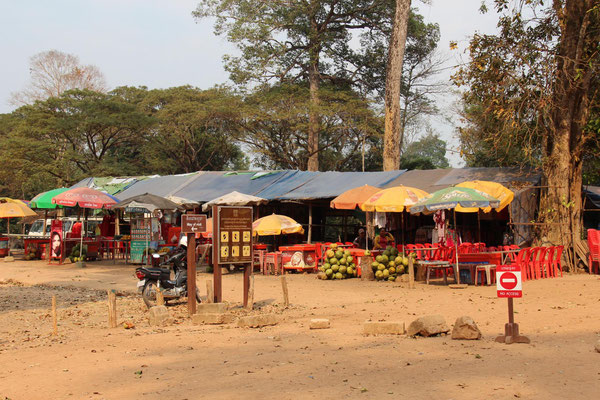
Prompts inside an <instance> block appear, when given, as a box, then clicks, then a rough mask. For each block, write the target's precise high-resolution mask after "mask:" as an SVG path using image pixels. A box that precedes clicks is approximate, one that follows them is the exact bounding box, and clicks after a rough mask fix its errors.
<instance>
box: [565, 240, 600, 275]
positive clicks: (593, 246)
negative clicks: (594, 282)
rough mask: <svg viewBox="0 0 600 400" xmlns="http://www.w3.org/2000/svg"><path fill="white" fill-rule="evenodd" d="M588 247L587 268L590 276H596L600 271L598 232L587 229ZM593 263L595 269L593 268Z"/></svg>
mask: <svg viewBox="0 0 600 400" xmlns="http://www.w3.org/2000/svg"><path fill="white" fill-rule="evenodd" d="M587 240H588V247H589V250H590V253H589V256H588V268H589V271H590V274H597V273H598V271H599V270H600V231H598V230H596V229H588V239H587ZM594 263H596V267H595V268H594ZM561 272H562V268H561Z"/></svg>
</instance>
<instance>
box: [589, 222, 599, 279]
mask: <svg viewBox="0 0 600 400" xmlns="http://www.w3.org/2000/svg"><path fill="white" fill-rule="evenodd" d="M587 233H588V239H587V240H588V247H589V249H590V255H589V256H588V262H589V263H588V267H589V271H590V273H594V274H597V273H598V271H599V270H600V265H599V264H600V231H599V230H597V229H588V231H587ZM594 265H595V266H594Z"/></svg>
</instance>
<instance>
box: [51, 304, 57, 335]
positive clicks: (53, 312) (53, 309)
mask: <svg viewBox="0 0 600 400" xmlns="http://www.w3.org/2000/svg"><path fill="white" fill-rule="evenodd" d="M52 326H53V329H52V333H53V334H54V335H58V316H57V314H56V296H52Z"/></svg>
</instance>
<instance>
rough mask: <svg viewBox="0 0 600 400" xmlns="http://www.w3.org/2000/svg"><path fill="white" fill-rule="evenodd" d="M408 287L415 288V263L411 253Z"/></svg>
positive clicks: (409, 257)
mask: <svg viewBox="0 0 600 400" xmlns="http://www.w3.org/2000/svg"><path fill="white" fill-rule="evenodd" d="M408 288H409V289H414V288H415V264H414V261H413V257H411V256H410V255H409V256H408Z"/></svg>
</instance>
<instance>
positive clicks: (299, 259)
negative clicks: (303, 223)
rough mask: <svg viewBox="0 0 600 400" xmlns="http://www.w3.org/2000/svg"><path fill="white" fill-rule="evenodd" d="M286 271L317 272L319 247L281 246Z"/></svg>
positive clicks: (311, 245) (304, 245) (303, 245)
mask: <svg viewBox="0 0 600 400" xmlns="http://www.w3.org/2000/svg"><path fill="white" fill-rule="evenodd" d="M279 251H280V252H281V257H282V264H283V269H284V270H294V271H316V270H317V245H316V244H296V245H293V246H280V247H279Z"/></svg>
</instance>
